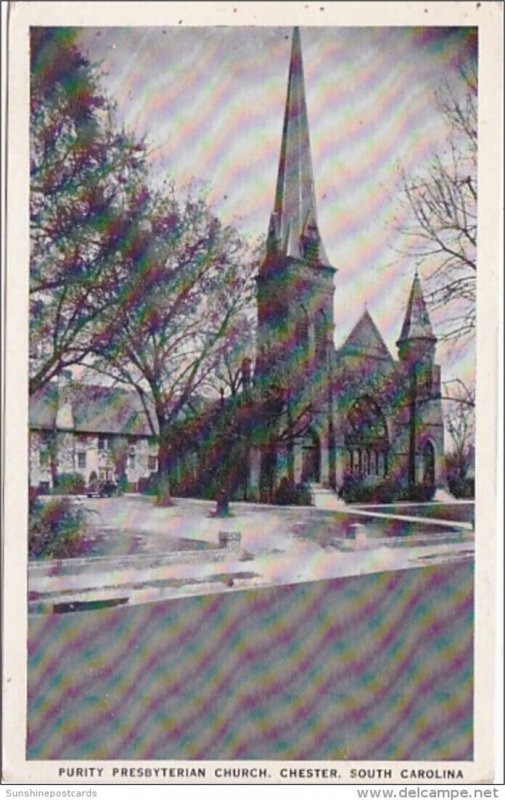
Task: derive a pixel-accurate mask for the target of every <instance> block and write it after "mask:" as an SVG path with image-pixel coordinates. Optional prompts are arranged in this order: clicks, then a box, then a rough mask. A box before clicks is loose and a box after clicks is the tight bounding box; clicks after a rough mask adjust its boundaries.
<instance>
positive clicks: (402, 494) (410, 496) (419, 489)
mask: <svg viewBox="0 0 505 800" xmlns="http://www.w3.org/2000/svg"><path fill="white" fill-rule="evenodd" d="M434 494H435V486H433V485H432V484H425V483H421V484H417V485H416V486H414V487H413V488H412V489H409V487H408V486H405V484H404V483H402V482H401V481H398V480H395V479H394V478H392V477H388V478H385V479H384V480H382V481H380V482H378V483H367V482H366V480H364V479H363V477H362V476H360V475H354V474H352V473H348V474H347V475H345V476H344V480H343V483H342V486H341V487H340V489H339V491H338V495H339V497H341V498H342V500H344V501H345V502H346V503H371V504H375V503H377V504H383V503H396V502H399V501H402V500H403V501H407V500H411V501H414V502H417V503H426V502H428V501H430V500H432V499H433V496H434Z"/></svg>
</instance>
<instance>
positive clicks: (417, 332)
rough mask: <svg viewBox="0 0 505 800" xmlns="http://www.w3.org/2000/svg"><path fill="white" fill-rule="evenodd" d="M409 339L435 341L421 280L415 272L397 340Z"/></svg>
mask: <svg viewBox="0 0 505 800" xmlns="http://www.w3.org/2000/svg"><path fill="white" fill-rule="evenodd" d="M409 339H432V340H433V341H436V338H435V336H434V334H433V328H432V327H431V321H430V316H429V314H428V309H427V308H426V303H425V300H424V296H423V290H422V287H421V281H420V280H419V276H418V274H417V273H416V274H415V275H414V280H413V282H412V288H411V290H410V297H409V302H408V304H407V311H406V313H405V319H404V320H403V326H402V332H401V334H400V338H399V340H398V342H404V341H407V340H409Z"/></svg>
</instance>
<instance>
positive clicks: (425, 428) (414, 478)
mask: <svg viewBox="0 0 505 800" xmlns="http://www.w3.org/2000/svg"><path fill="white" fill-rule="evenodd" d="M436 343H437V339H436V336H435V335H434V333H433V328H432V327H431V321H430V317H429V314H428V309H427V307H426V302H425V300H424V295H423V290H422V287H421V281H420V279H419V275H418V274H417V271H416V273H415V275H414V280H413V282H412V288H411V290H410V296H409V300H408V303H407V310H406V313H405V318H404V321H403V326H402V330H401V333H400V338H399V339H398V341H397V343H396V344H397V347H398V356H399V359H400V364H401V365H402V371H403V375H404V378H405V385H406V387H407V393H406V406H407V407H408V448H407V453H408V458H407V479H408V486H409V489H410V491H411V492H412V491H413V489H414V487H415V486H416V484H417V483H419V479H421V480H422V481H423V482H435V479H436V473H438V474H440V468H437V469H436V464H435V447H436V445H437V447H436V449H437V450H438V451H439V452H438V455H439V459H440V455H441V451H442V452H443V442H442V445H441V446H440V441H439V440H440V436H441V432H442V437H443V424H442V420H441V405H440V369H439V367H438V366H437V365H436V364H435V347H436ZM423 452H424V459H425V461H426V462H428V460H429V461H430V464H428V463H426V465H425V467H424V470H422V471H421V474H420V470H419V465H418V462H419V460H420V457H421V453H423Z"/></svg>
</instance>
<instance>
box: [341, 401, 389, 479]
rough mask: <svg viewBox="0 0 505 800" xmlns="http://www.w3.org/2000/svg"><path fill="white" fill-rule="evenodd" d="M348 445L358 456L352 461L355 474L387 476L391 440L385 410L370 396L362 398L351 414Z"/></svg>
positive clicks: (349, 415) (351, 459)
mask: <svg viewBox="0 0 505 800" xmlns="http://www.w3.org/2000/svg"><path fill="white" fill-rule="evenodd" d="M345 443H346V446H347V448H348V449H349V451H350V452H353V451H354V452H355V453H356V455H357V460H356V457H354V458H353V457H352V456H351V458H350V463H351V464H352V471H353V472H358V473H359V474H360V475H379V474H383V475H387V451H388V448H389V437H388V430H387V425H386V419H385V417H384V414H383V413H382V411H381V409H380V408H379V406H378V405H377V403H376V402H375V400H373V399H372V398H371V397H369V396H368V395H363V396H362V397H358V399H357V400H355V402H354V403H353V404H352V406H351V408H350V409H349V413H348V415H347V429H346V433H345Z"/></svg>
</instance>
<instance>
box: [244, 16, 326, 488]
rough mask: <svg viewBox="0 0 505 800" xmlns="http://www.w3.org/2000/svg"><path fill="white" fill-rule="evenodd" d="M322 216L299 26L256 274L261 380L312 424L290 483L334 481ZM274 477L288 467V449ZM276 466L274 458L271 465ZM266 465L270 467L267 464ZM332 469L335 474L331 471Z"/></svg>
mask: <svg viewBox="0 0 505 800" xmlns="http://www.w3.org/2000/svg"><path fill="white" fill-rule="evenodd" d="M335 273H336V269H335V268H334V267H332V266H331V265H330V263H329V259H328V256H327V254H326V250H325V247H324V244H323V241H322V238H321V234H320V231H319V225H318V221H317V209H316V199H315V192H314V177H313V169H312V157H311V149H310V138H309V125H308V117H307V105H306V100H305V83H304V75H303V62H302V48H301V39H300V31H299V30H298V28H295V29H294V32H293V40H292V46H291V58H290V63H289V74H288V87H287V97H286V105H285V109H284V123H283V128H282V139H281V148H280V156H279V167H278V172H277V184H276V189H275V199H274V206H273V210H272V213H271V215H270V223H269V226H268V235H267V246H266V254H265V259H264V261H263V264H262V266H261V269H260V271H259V275H258V277H257V304H258V338H257V348H258V350H257V360H256V370H255V382H256V383H257V384H258V385H269V384H270V385H272V384H274V385H275V386H276V388H280V389H281V391H282V392H283V394H284V396H285V397H287V398H288V400H287V416H288V418H290V419H297V418H299V416H300V415H302V414H307V415H308V416H309V417H310V419H311V423H310V428H308V429H307V430H306V431H305V434H301V433H300V435H299V437H298V438H297V439H296V441H290V442H289V445H288V451H289V452H288V455H287V468H286V469H287V472H286V473H284V475H285V476H287V479H288V480H289V482H290V484H292V485H293V484H295V485H296V484H299V483H302V482H306V483H307V482H320V481H322V482H323V483H326V484H330V485H334V482H335V479H334V474H335V467H334V461H335V459H334V452H335V447H334V436H333V411H332V365H333V359H334V354H335V350H334V346H333V328H334V321H333V293H334V287H333V280H334V276H335ZM269 458H271V460H272V463H273V462H275V463H276V465H277V466H276V467H275V468H274V469H275V473H276V478H275V480H276V481H278V480H279V479H281V476H282V475H283V469H284V467H281V466H280V464H281V461H282V457H281V456H280V455H279V454H278V453H277V454H273V455H272V453H270V454H269ZM268 469H270V472H271V471H272V470H271V465H269V466H268ZM265 471H268V470H267V469H266V467H265ZM332 476H333V477H332Z"/></svg>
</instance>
